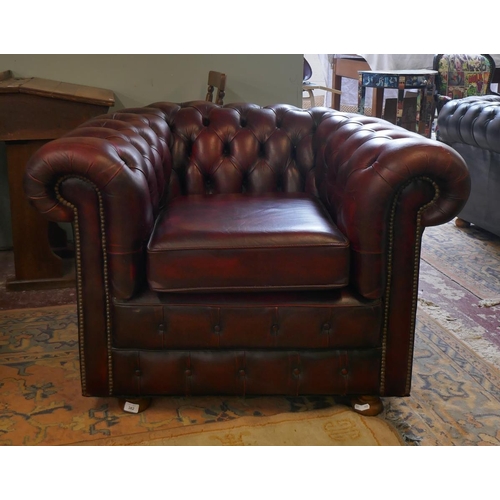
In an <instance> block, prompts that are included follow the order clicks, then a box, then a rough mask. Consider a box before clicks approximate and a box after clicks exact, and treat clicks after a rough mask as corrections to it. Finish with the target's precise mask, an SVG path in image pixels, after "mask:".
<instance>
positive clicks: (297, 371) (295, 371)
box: [293, 368, 300, 377]
mask: <svg viewBox="0 0 500 500" xmlns="http://www.w3.org/2000/svg"><path fill="white" fill-rule="evenodd" d="M293 374H294V375H295V376H297V377H298V376H299V375H300V370H299V369H298V368H295V369H294V370H293Z"/></svg>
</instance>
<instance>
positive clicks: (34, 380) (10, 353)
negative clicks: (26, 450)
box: [0, 306, 500, 445]
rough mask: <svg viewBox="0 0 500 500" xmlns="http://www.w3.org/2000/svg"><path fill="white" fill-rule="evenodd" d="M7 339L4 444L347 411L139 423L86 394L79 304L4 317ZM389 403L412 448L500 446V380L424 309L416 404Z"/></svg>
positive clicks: (190, 406)
mask: <svg viewBox="0 0 500 500" xmlns="http://www.w3.org/2000/svg"><path fill="white" fill-rule="evenodd" d="M0 332H2V334H1V336H0V443H1V444H4V445H56V444H57V445H59V444H66V445H68V444H77V443H78V444H98V443H99V441H101V440H102V441H101V443H102V444H113V442H115V444H125V443H126V442H127V440H128V441H129V442H132V443H134V444H137V443H140V442H141V441H144V442H151V441H152V440H158V439H163V438H165V436H166V435H168V433H169V432H171V433H172V434H170V435H172V436H174V435H175V434H176V433H179V432H181V431H180V430H179V429H181V428H186V427H187V426H192V427H193V428H194V427H195V426H197V425H198V424H201V425H203V426H205V425H206V424H210V425H211V424H212V423H217V422H225V423H227V422H230V421H233V420H235V419H240V418H245V419H254V420H255V423H257V424H258V423H259V422H262V423H264V422H266V420H262V419H263V418H268V417H272V416H273V415H275V416H278V415H281V417H284V416H286V415H288V416H289V415H292V414H296V415H297V418H296V421H299V420H304V416H305V415H307V414H309V415H310V416H311V418H317V417H318V410H321V409H328V408H330V409H331V410H332V411H333V412H334V413H335V412H337V411H339V409H345V407H343V406H340V405H338V404H336V401H335V400H334V399H333V398H330V397H314V398H305V397H301V398H287V397H282V398H281V397H280V398H277V397H262V398H257V397H254V398H231V397H229V398H223V399H221V398H214V397H200V398H180V397H172V398H158V399H156V400H155V401H154V402H153V404H152V406H151V407H150V408H149V409H148V410H147V411H146V412H144V413H140V414H139V415H133V414H129V413H124V412H123V411H122V410H121V409H120V408H119V407H118V402H117V400H116V399H114V398H84V397H82V396H81V395H80V382H79V366H78V350H77V326H76V311H75V307H74V306H60V307H51V308H43V309H31V310H29V309H25V310H16V311H4V312H0ZM384 404H385V406H386V409H385V411H384V412H383V413H382V414H381V415H380V416H379V417H372V418H376V419H378V420H380V422H382V423H383V422H385V423H386V424H388V425H389V426H391V425H392V426H394V427H395V428H397V429H398V430H399V432H400V434H401V436H402V438H403V439H404V441H405V442H406V443H408V444H422V445H448V444H456V445H465V444H470V445H477V444H500V433H499V428H500V426H499V423H500V372H499V371H497V370H495V369H494V368H493V367H492V366H491V365H490V364H488V363H486V362H484V361H483V360H482V359H481V358H479V357H478V356H476V355H475V354H474V353H473V352H472V351H471V350H469V349H468V348H467V347H466V346H465V345H464V344H463V343H462V342H461V341H459V340H457V339H456V338H455V337H454V336H453V335H452V334H451V333H449V332H448V331H446V330H445V329H443V328H442V327H441V326H440V324H439V323H438V322H436V321H435V320H433V319H432V318H431V317H430V316H429V315H427V314H426V313H425V312H423V311H419V314H418V326H417V337H416V350H415V365H414V373H413V389H412V396H411V397H410V398H387V399H386V400H385V401H384ZM244 423H245V425H246V424H247V423H248V422H247V421H246V420H245V422H244ZM234 424H235V422H233V424H230V425H234ZM236 425H238V423H237V422H236ZM332 425H334V424H332ZM363 425H364V424H363ZM222 430H224V429H222ZM370 432H371V431H370ZM161 433H163V434H161ZM346 433H347V435H348V434H349V426H347V427H346ZM392 437H394V436H392ZM377 442H379V443H382V444H389V443H387V442H385V441H384V440H383V439H381V438H379V436H378V437H376V439H374V440H372V444H376V443H377ZM352 443H353V440H352V439H351V440H350V444H352ZM162 444H166V442H165V440H164V441H163V442H162ZM253 444H255V443H253ZM259 444H264V443H259ZM344 444H349V441H346V442H345V443H344Z"/></svg>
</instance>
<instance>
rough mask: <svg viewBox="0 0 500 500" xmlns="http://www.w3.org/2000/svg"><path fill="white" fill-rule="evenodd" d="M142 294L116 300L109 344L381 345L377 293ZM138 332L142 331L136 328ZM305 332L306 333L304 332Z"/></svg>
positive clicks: (205, 346) (177, 346) (178, 346)
mask: <svg viewBox="0 0 500 500" xmlns="http://www.w3.org/2000/svg"><path fill="white" fill-rule="evenodd" d="M160 297H161V300H159V297H158V295H156V294H153V293H150V294H144V295H143V296H142V297H141V300H140V301H139V300H136V301H134V302H130V301H125V302H122V301H116V302H115V304H114V306H115V307H114V316H113V323H114V325H115V329H114V332H113V345H114V346H116V347H119V348H132V349H153V350H162V349H186V348H189V349H218V348H223V349H228V348H232V349H234V348H237V349H245V348H247V349H248V348H251V349H273V348H286V349H325V348H332V349H352V348H367V347H369V348H372V347H377V346H379V345H380V334H381V332H380V320H381V316H382V305H381V303H380V301H368V300H366V299H363V298H361V297H359V296H356V295H352V294H351V293H350V292H349V291H348V289H347V288H344V289H342V290H335V291H330V292H327V291H321V292H310V293H308V294H304V293H303V292H301V293H298V292H296V293H293V292H283V293H251V294H250V293H238V294H222V293H218V294H214V295H212V296H210V300H209V301H207V295H206V294H201V293H198V294H170V293H169V294H161V295H160ZM137 332H141V333H140V335H138V334H137ZM304 332H307V335H305V334H304Z"/></svg>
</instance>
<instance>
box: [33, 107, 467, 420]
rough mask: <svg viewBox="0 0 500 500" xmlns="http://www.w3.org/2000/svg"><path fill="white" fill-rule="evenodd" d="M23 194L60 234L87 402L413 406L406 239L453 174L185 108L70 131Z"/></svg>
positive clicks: (412, 140) (135, 112)
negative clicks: (389, 402) (226, 398)
mask: <svg viewBox="0 0 500 500" xmlns="http://www.w3.org/2000/svg"><path fill="white" fill-rule="evenodd" d="M25 191H26V193H27V195H28V197H29V199H30V200H31V201H32V203H33V204H34V205H35V207H37V208H38V210H39V211H40V212H42V213H44V214H45V215H46V216H47V217H49V218H50V219H52V220H55V221H73V224H74V234H75V243H76V262H77V293H78V315H79V346H80V363H81V383H82V390H83V394H84V395H86V396H117V397H126V398H133V397H135V398H143V397H150V396H159V395H195V394H219V395H226V394H232V395H242V396H244V395H252V394H259V395H277V394H281V395H290V396H295V395H318V394H330V395H345V396H347V397H350V398H352V401H353V405H354V408H355V409H356V410H357V411H359V412H361V413H365V414H376V413H377V412H379V411H380V410H381V409H382V404H381V400H380V396H407V395H409V393H410V382H411V370H412V356H413V341H414V331H415V315H416V307H417V282H418V272H419V256H420V239H421V235H422V232H423V229H424V227H425V226H429V225H436V224H441V223H444V222H446V221H448V220H451V219H452V218H453V217H454V216H455V215H456V214H457V213H458V212H459V211H460V209H461V208H462V206H463V205H464V203H465V201H466V200H467V197H468V194H469V174H468V171H467V168H466V165H465V163H464V162H463V160H462V159H461V157H460V156H459V155H458V154H457V153H456V152H455V151H453V150H452V149H451V148H449V147H448V146H446V145H443V144H440V143H437V142H436V141H431V140H429V139H426V138H423V137H421V136H419V135H417V134H415V133H412V132H408V131H406V130H404V129H402V128H399V127H397V126H395V125H392V124H390V123H388V122H386V121H383V120H381V119H376V118H371V117H366V116H360V115H355V114H347V113H341V112H338V111H334V110H331V109H328V108H314V109H310V110H307V111H305V110H301V109H298V108H295V107H292V106H288V105H275V106H268V107H264V108H261V107H259V106H257V105H252V104H228V105H225V106H224V107H220V106H218V105H215V104H212V103H208V102H205V101H195V102H189V103H183V104H172V103H154V104H151V105H150V106H148V107H144V108H134V109H123V110H121V111H119V112H116V113H111V114H107V115H104V116H100V117H98V118H96V119H93V120H91V121H89V122H87V123H85V124H83V125H82V126H80V127H79V128H77V129H76V130H74V131H73V132H71V133H69V134H67V135H66V136H65V137H63V138H60V139H58V140H55V141H53V142H51V143H48V144H47V145H45V146H44V147H42V148H41V149H40V150H39V151H38V152H37V153H36V154H35V156H34V157H33V158H32V159H31V160H30V162H29V164H28V166H27V174H26V177H25ZM140 409H142V407H141V408H140Z"/></svg>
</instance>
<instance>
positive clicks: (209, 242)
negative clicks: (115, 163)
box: [148, 193, 349, 292]
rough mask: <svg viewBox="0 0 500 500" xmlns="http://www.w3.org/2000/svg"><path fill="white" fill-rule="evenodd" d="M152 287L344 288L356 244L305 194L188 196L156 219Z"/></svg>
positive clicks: (150, 269)
mask: <svg viewBox="0 0 500 500" xmlns="http://www.w3.org/2000/svg"><path fill="white" fill-rule="evenodd" d="M148 282H149V286H150V288H151V289H152V290H154V291H157V292H172V291H217V290H220V291H222V290H233V291H244V290H251V291H265V290H273V289H274V290H279V289H295V290H296V289H304V290H313V289H316V288H327V289H328V288H339V287H344V286H346V285H347V284H348V282H349V242H348V241H347V240H346V238H345V237H344V235H343V234H342V233H341V232H340V231H339V230H338V229H337V228H336V227H335V225H334V224H333V223H332V222H331V219H330V217H329V215H328V214H327V212H326V211H325V209H324V208H323V207H322V205H321V204H320V203H319V202H318V199H317V198H316V197H312V196H310V195H305V194H303V193H299V194H293V193H273V194H267V195H252V194H248V193H246V194H230V195H223V194H221V195H210V196H207V195H190V196H181V197H178V198H175V199H174V200H172V202H171V203H170V204H169V205H168V207H167V208H165V210H164V211H163V212H162V213H161V214H160V216H159V217H158V220H157V222H156V226H155V229H154V231H153V234H152V236H151V239H150V241H149V244H148Z"/></svg>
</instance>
